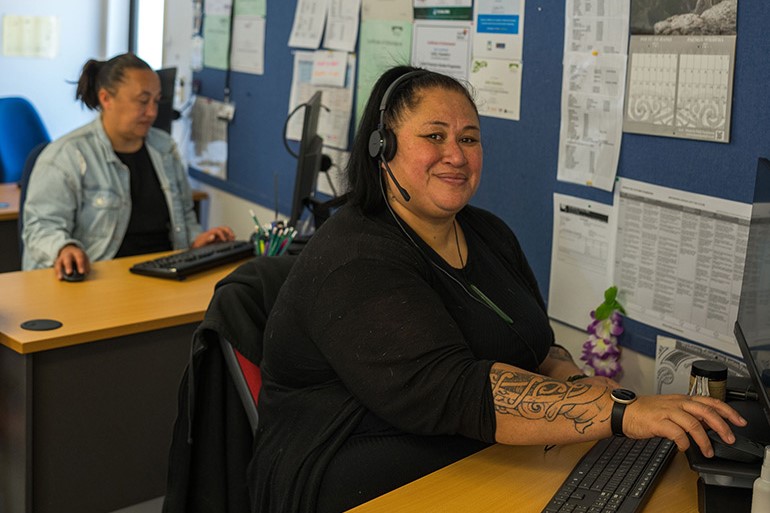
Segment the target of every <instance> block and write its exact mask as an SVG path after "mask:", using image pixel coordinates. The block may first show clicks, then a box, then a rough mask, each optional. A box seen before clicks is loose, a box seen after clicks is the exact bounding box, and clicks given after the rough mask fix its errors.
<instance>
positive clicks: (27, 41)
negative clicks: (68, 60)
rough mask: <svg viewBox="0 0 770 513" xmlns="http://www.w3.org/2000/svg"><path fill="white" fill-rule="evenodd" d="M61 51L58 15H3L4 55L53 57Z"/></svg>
mask: <svg viewBox="0 0 770 513" xmlns="http://www.w3.org/2000/svg"><path fill="white" fill-rule="evenodd" d="M58 53H59V18H57V17H56V16H13V15H8V14H6V15H4V16H3V55H5V56H7V57H43V58H47V59H53V58H54V57H56V56H57V55H58Z"/></svg>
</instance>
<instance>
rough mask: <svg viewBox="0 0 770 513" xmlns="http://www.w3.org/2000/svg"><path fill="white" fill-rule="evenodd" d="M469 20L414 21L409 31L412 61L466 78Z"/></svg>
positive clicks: (468, 62) (456, 76) (420, 66)
mask: <svg viewBox="0 0 770 513" xmlns="http://www.w3.org/2000/svg"><path fill="white" fill-rule="evenodd" d="M471 26H472V25H471V23H470V22H465V21H416V22H415V23H414V32H413V33H412V65H414V66H417V67H419V68H426V69H429V70H431V71H436V72H438V73H443V74H445V75H450V76H452V77H454V78H456V79H458V80H468V75H469V73H468V72H469V66H470V60H471V49H472V44H471V43H472V41H471Z"/></svg>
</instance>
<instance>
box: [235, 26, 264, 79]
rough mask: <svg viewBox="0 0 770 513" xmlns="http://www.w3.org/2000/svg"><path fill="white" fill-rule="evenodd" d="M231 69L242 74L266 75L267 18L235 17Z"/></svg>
mask: <svg viewBox="0 0 770 513" xmlns="http://www.w3.org/2000/svg"><path fill="white" fill-rule="evenodd" d="M230 67H231V68H232V70H233V71H240V72H242V73H251V74H254V75H262V74H264V72H265V18H263V17H261V16H251V15H238V16H234V17H233V41H232V48H231V52H230Z"/></svg>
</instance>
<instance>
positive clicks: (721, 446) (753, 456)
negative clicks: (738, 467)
mask: <svg viewBox="0 0 770 513" xmlns="http://www.w3.org/2000/svg"><path fill="white" fill-rule="evenodd" d="M706 433H707V434H708V436H709V439H710V440H711V446H712V447H713V448H714V456H716V457H717V458H723V459H726V460H731V461H740V462H743V463H755V462H760V461H762V459H763V458H764V456H765V447H764V445H762V444H759V443H757V442H755V441H753V440H751V439H749V438H746V437H745V436H741V435H735V443H732V444H728V443H726V442H724V441H723V440H722V439H721V438H720V437H719V435H718V434H717V432H716V431H713V430H711V429H709V430H708V431H706Z"/></svg>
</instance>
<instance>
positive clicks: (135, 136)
mask: <svg viewBox="0 0 770 513" xmlns="http://www.w3.org/2000/svg"><path fill="white" fill-rule="evenodd" d="M160 94H161V91H160V79H159V78H158V75H157V74H156V73H155V72H154V71H152V70H147V69H135V68H132V69H127V70H126V71H125V74H124V76H123V80H122V81H121V82H120V83H118V84H117V86H116V87H115V89H114V90H113V91H112V92H110V91H108V90H107V89H104V88H103V89H100V90H99V102H100V104H101V107H102V122H103V123H104V130H105V131H106V132H107V137H109V139H110V141H111V142H112V146H113V148H114V149H115V150H116V151H119V152H130V151H136V150H138V149H139V148H140V147H141V145H142V142H143V141H144V138H145V136H146V135H147V132H149V131H150V127H151V126H152V124H153V123H154V122H155V118H156V117H157V115H158V102H159V101H160Z"/></svg>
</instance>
